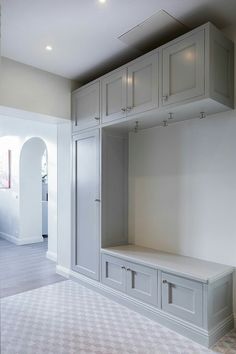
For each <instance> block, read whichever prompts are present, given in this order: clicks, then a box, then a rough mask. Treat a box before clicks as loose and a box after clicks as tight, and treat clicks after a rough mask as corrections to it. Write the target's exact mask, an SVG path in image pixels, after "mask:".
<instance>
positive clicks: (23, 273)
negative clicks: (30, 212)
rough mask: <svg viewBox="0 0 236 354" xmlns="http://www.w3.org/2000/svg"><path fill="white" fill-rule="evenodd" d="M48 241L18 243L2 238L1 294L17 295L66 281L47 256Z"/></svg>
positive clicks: (0, 247)
mask: <svg viewBox="0 0 236 354" xmlns="http://www.w3.org/2000/svg"><path fill="white" fill-rule="evenodd" d="M46 252H47V239H46V240H44V242H40V243H34V244H29V245H24V246H16V245H14V244H13V243H10V242H8V241H6V240H3V239H1V238H0V297H1V298H3V297H6V296H11V295H15V294H18V293H21V292H24V291H28V290H32V289H36V288H39V287H42V286H45V285H49V284H52V283H57V282H59V281H63V280H65V279H64V278H63V277H62V276H60V275H58V274H56V265H55V263H54V262H52V261H50V260H49V259H47V258H46Z"/></svg>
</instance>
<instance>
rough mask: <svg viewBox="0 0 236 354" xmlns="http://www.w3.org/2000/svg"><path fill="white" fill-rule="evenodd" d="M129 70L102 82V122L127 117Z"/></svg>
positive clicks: (121, 71) (118, 72)
mask: <svg viewBox="0 0 236 354" xmlns="http://www.w3.org/2000/svg"><path fill="white" fill-rule="evenodd" d="M126 85H127V70H126V69H122V70H119V71H116V72H114V73H113V74H111V75H109V76H107V77H105V78H104V79H103V80H102V122H103V123H106V122H110V121H112V120H114V119H119V118H123V117H125V116H126V105H127V103H126V87H127V86H126Z"/></svg>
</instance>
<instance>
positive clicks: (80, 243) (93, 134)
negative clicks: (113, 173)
mask: <svg viewBox="0 0 236 354" xmlns="http://www.w3.org/2000/svg"><path fill="white" fill-rule="evenodd" d="M73 160H74V164H73V165H74V173H73V184H74V201H73V205H74V208H73V215H74V221H73V225H74V232H73V234H74V242H73V249H72V253H73V269H74V270H76V271H78V272H79V273H81V274H83V275H86V276H88V277H90V278H93V279H95V280H98V279H99V249H100V234H99V232H100V231H99V230H100V199H99V198H100V185H99V130H97V129H96V130H95V131H94V130H93V131H89V132H86V133H84V134H79V135H77V136H75V137H74V139H73Z"/></svg>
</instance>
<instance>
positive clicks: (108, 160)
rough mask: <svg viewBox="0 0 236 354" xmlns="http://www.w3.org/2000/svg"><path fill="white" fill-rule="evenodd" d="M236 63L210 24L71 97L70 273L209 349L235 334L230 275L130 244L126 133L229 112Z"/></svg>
mask: <svg viewBox="0 0 236 354" xmlns="http://www.w3.org/2000/svg"><path fill="white" fill-rule="evenodd" d="M233 62H234V46H233V43H232V42H231V41H230V40H228V39H227V38H225V37H224V35H223V34H222V33H221V32H220V31H219V30H217V29H216V28H215V27H214V26H213V25H211V24H209V23H208V24H206V25H203V26H200V27H198V28H196V29H194V30H193V31H191V32H189V33H186V34H184V35H182V36H181V37H179V38H176V39H175V40H173V41H171V42H170V43H166V44H165V45H163V46H162V47H160V48H157V49H155V50H154V51H152V52H150V53H147V54H145V55H144V56H142V57H139V58H138V59H136V60H134V61H132V62H130V63H128V64H126V65H123V66H122V67H120V68H117V69H116V70H114V71H112V72H110V73H107V74H106V75H104V76H102V77H101V78H98V79H96V80H95V81H93V82H90V83H88V84H87V85H85V86H83V87H81V88H79V89H78V90H76V91H75V92H73V95H72V109H73V114H72V118H73V123H72V124H73V189H72V196H73V242H72V255H73V261H72V269H73V272H72V275H73V276H74V277H75V278H77V279H79V280H80V281H81V282H83V284H89V286H93V287H94V289H98V290H99V291H101V292H103V293H104V294H107V295H109V296H110V297H112V298H113V299H115V300H117V301H119V302H121V303H123V304H126V305H127V306H130V307H131V308H133V309H135V310H137V311H139V312H141V313H143V314H145V315H147V316H149V317H151V318H152V319H156V320H157V321H159V322H160V323H162V324H164V325H165V326H168V327H170V328H172V329H174V330H176V331H178V332H179V333H182V334H184V335H186V336H188V337H189V338H191V339H194V340H196V341H198V342H199V343H201V344H203V345H206V346H210V345H211V344H213V343H214V342H215V341H216V340H217V339H219V338H220V337H221V336H222V335H223V334H224V333H226V332H227V331H228V330H229V329H231V328H232V327H233V313H232V281H233V280H232V273H233V268H232V267H229V266H225V265H220V264H216V263H211V262H206V261H202V260H198V259H194V258H191V257H183V256H181V255H175V254H169V253H165V252H160V251H158V249H147V248H144V247H141V246H140V245H135V244H129V232H128V223H129V216H128V209H130V208H132V205H129V198H128V196H129V183H128V182H129V177H130V176H129V169H128V166H129V163H132V161H131V162H129V161H128V160H129V136H130V134H129V133H130V131H132V132H133V131H135V129H142V128H148V127H152V126H157V125H161V124H163V122H164V125H166V124H167V123H168V122H170V123H171V122H172V121H173V122H177V121H180V120H185V119H191V118H197V117H199V118H203V117H204V116H206V115H211V114H213V113H217V112H222V111H226V110H229V109H231V108H233V106H234V103H233V97H234V91H233V87H234V82H233V77H234V75H233ZM128 205H129V208H128ZM144 237H145V235H144Z"/></svg>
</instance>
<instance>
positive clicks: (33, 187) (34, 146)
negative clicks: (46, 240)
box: [19, 138, 47, 244]
mask: <svg viewBox="0 0 236 354" xmlns="http://www.w3.org/2000/svg"><path fill="white" fill-rule="evenodd" d="M45 150H46V151H47V147H46V144H45V142H44V141H43V140H42V139H41V138H31V139H29V140H27V141H26V142H25V143H24V145H23V147H22V150H21V154H20V174H19V178H20V181H19V187H20V188H19V214H20V215H19V220H20V233H19V239H20V243H21V244H24V243H34V242H42V241H43V238H42V157H43V155H44V153H45Z"/></svg>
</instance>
